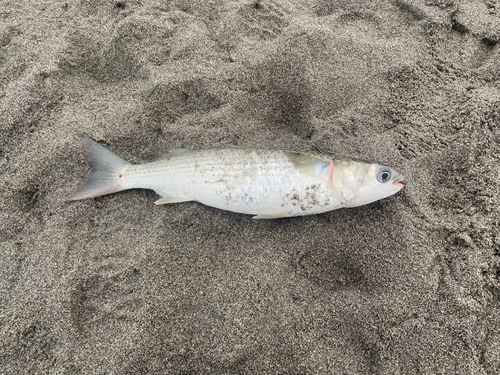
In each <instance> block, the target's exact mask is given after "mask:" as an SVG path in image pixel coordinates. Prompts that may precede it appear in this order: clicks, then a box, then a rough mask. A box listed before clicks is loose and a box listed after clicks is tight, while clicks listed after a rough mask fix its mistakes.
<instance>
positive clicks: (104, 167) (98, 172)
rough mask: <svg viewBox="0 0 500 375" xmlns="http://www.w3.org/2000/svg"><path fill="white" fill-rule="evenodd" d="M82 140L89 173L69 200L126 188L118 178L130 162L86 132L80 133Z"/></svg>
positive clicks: (96, 195)
mask: <svg viewBox="0 0 500 375" xmlns="http://www.w3.org/2000/svg"><path fill="white" fill-rule="evenodd" d="M82 141H83V146H84V147H85V152H86V153H87V160H88V163H89V166H90V174H89V176H88V177H87V179H86V180H85V181H84V182H83V183H82V184H81V185H80V186H79V187H78V188H77V189H76V191H75V192H74V193H73V195H72V196H71V197H70V198H69V200H70V201H77V200H80V199H85V198H91V197H98V196H100V195H106V194H111V193H114V192H116V191H120V190H125V189H127V188H126V187H124V186H123V184H122V183H121V181H120V178H121V177H122V172H123V170H124V168H125V167H126V166H128V165H131V163H129V162H128V161H126V160H123V159H122V158H121V157H119V156H118V155H115V154H114V153H113V152H111V151H110V150H108V149H107V148H106V147H104V146H102V145H101V144H99V143H97V142H96V141H94V140H93V139H91V138H90V137H89V136H88V135H87V134H82Z"/></svg>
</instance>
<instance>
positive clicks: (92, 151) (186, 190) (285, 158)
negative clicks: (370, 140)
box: [70, 134, 404, 219]
mask: <svg viewBox="0 0 500 375" xmlns="http://www.w3.org/2000/svg"><path fill="white" fill-rule="evenodd" d="M82 139H83V144H84V147H85V150H86V152H87V159H88V163H89V165H90V175H89V176H88V178H87V179H86V180H85V181H84V182H83V183H82V184H81V185H80V187H78V189H77V190H76V191H75V192H74V193H73V195H72V196H71V198H70V200H72V201H75V200H80V199H86V198H91V197H97V196H100V195H105V194H111V193H114V192H117V191H121V190H127V189H152V190H154V191H155V192H156V193H158V194H159V195H161V196H162V198H161V199H159V200H157V201H156V202H155V204H166V203H177V202H187V201H197V202H200V203H203V204H206V205H208V206H212V207H216V208H219V209H222V210H228V211H232V212H239V213H243V214H250V215H255V216H253V218H254V219H274V218H280V217H290V216H302V215H312V214H319V213H322V212H327V211H331V210H336V209H338V208H343V207H356V206H361V205H364V204H368V203H371V202H374V201H377V200H379V199H383V198H386V197H388V196H391V195H393V194H395V193H397V192H398V191H400V190H401V189H402V188H403V187H404V185H403V181H404V177H403V175H402V174H401V173H400V172H398V171H396V170H395V169H393V168H391V167H388V166H386V165H381V164H378V163H372V162H368V161H365V160H360V159H354V158H344V157H337V158H332V157H331V156H328V155H323V154H309V153H300V152H293V151H283V150H264V149H253V148H245V147H232V148H223V149H207V150H188V149H176V150H170V151H169V152H168V154H167V155H165V156H164V157H163V158H162V159H160V160H157V161H154V162H151V163H145V164H137V165H134V164H131V163H129V162H127V161H126V160H124V159H122V158H120V157H119V156H117V155H115V154H114V153H113V152H111V151H110V150H108V149H107V148H105V147H104V146H102V145H100V144H99V143H97V142H96V141H94V140H92V139H91V138H90V137H89V136H88V135H86V134H84V135H83V136H82Z"/></svg>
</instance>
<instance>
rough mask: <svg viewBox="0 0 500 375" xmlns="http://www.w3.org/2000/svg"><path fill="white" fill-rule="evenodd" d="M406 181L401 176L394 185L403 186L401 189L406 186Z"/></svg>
mask: <svg viewBox="0 0 500 375" xmlns="http://www.w3.org/2000/svg"><path fill="white" fill-rule="evenodd" d="M404 180H405V178H404V177H403V176H401V177H400V178H398V179H397V180H396V181H394V182H393V184H394V185H401V187H403V186H404V184H403V182H404Z"/></svg>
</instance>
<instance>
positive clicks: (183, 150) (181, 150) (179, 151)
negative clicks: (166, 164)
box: [160, 148, 191, 160]
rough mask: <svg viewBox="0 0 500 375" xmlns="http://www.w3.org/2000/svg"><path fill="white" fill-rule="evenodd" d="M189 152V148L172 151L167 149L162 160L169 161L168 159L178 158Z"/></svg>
mask: <svg viewBox="0 0 500 375" xmlns="http://www.w3.org/2000/svg"><path fill="white" fill-rule="evenodd" d="M188 151H191V150H190V149H188V148H172V149H166V150H165V155H163V156H162V157H161V158H160V160H161V159H168V158H171V157H173V156H177V155H180V154H183V153H185V152H188Z"/></svg>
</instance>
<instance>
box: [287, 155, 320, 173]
mask: <svg viewBox="0 0 500 375" xmlns="http://www.w3.org/2000/svg"><path fill="white" fill-rule="evenodd" d="M283 154H284V155H285V156H286V157H287V159H288V160H289V161H290V162H291V163H293V165H294V167H295V168H296V169H297V171H299V172H300V173H302V174H304V175H307V176H312V175H317V174H318V173H320V172H321V171H322V170H323V169H324V168H325V167H326V166H328V163H327V162H325V161H323V160H320V159H318V158H316V157H314V156H311V155H307V154H303V153H299V152H294V151H283Z"/></svg>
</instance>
